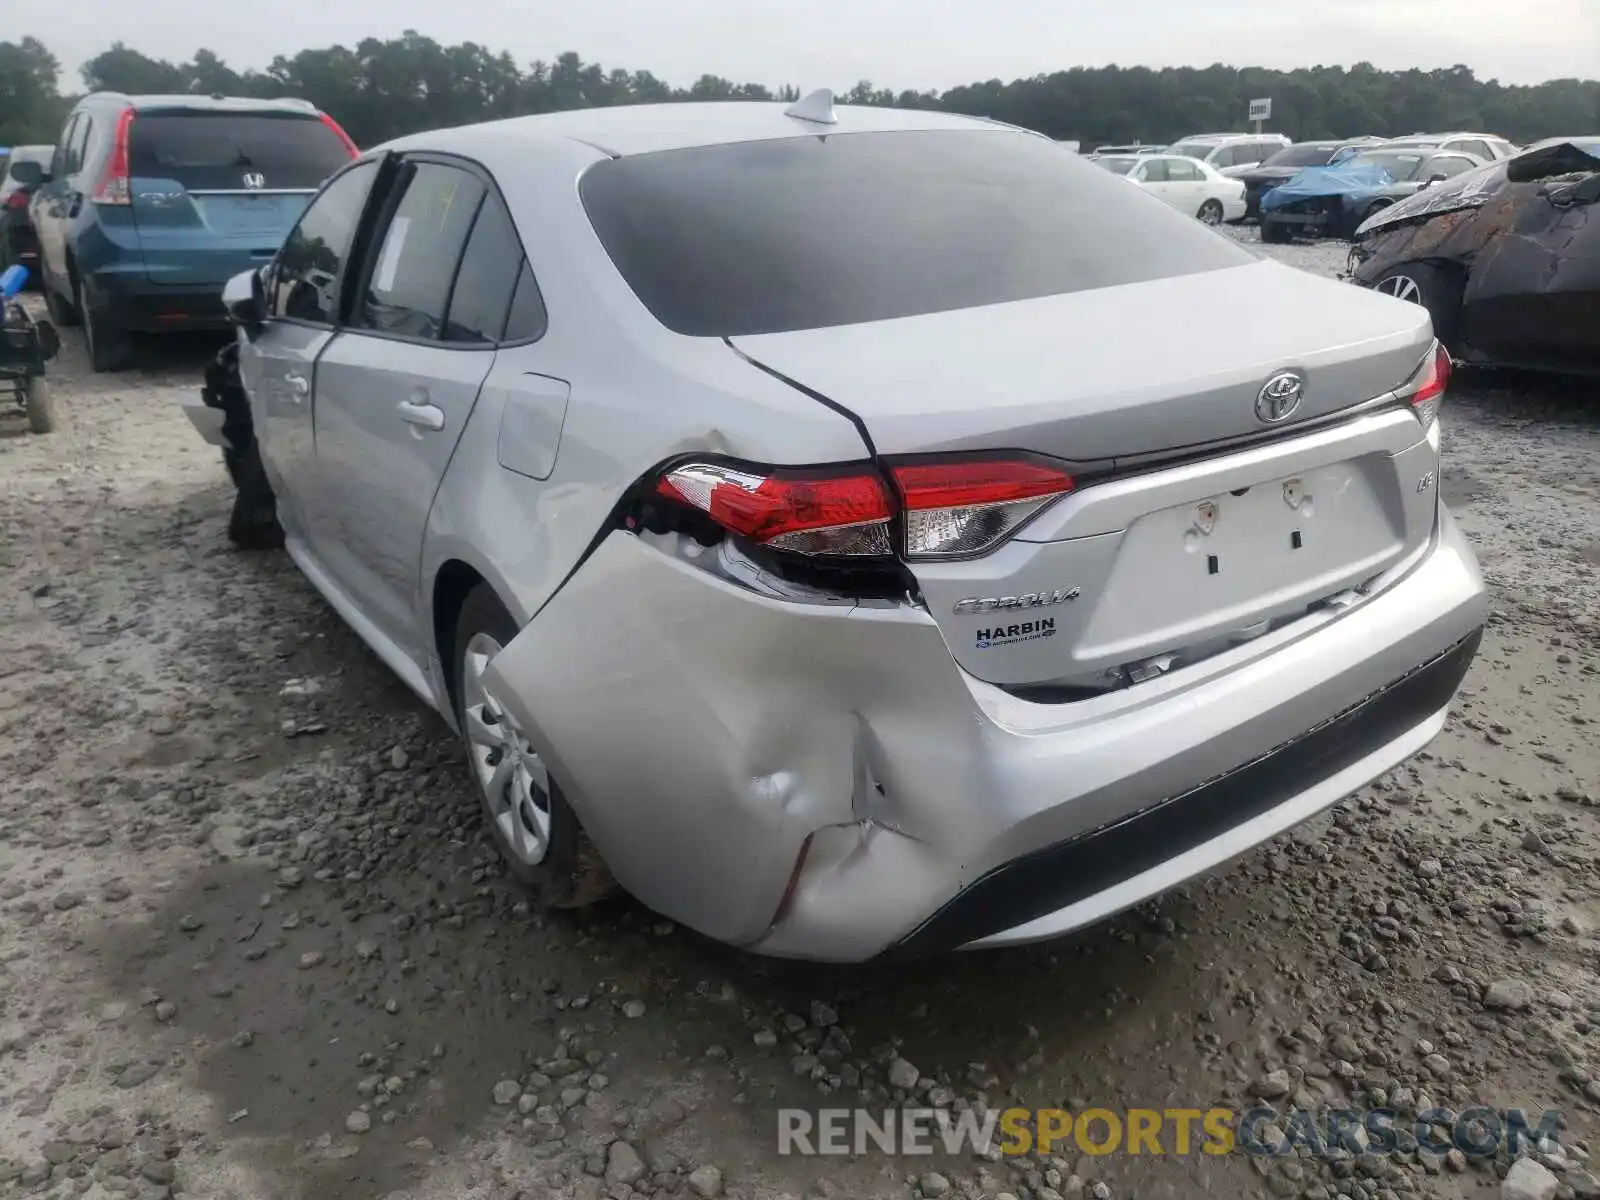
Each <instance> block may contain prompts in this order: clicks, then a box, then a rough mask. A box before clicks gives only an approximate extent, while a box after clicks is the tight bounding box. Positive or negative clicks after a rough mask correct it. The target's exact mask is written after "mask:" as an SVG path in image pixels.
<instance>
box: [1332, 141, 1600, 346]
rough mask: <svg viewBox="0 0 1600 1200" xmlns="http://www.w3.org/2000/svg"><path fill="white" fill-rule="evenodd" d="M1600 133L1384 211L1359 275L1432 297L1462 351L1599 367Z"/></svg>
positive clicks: (1360, 280)
mask: <svg viewBox="0 0 1600 1200" xmlns="http://www.w3.org/2000/svg"><path fill="white" fill-rule="evenodd" d="M1597 209H1600V137H1597V138H1592V139H1590V138H1584V139H1578V140H1570V141H1563V142H1558V143H1555V144H1549V145H1544V146H1541V147H1539V148H1536V149H1533V150H1530V151H1526V152H1524V153H1523V154H1520V155H1518V156H1517V157H1515V158H1511V159H1506V160H1504V161H1501V162H1496V163H1491V164H1489V165H1488V166H1485V167H1481V168H1479V169H1478V170H1475V171H1471V172H1469V173H1467V174H1466V175H1463V176H1460V177H1458V178H1456V179H1453V180H1451V181H1449V182H1448V183H1447V184H1443V185H1440V186H1437V187H1433V188H1430V189H1428V190H1427V191H1425V192H1421V193H1419V194H1417V195H1416V196H1413V197H1411V198H1410V199H1407V200H1403V201H1401V202H1400V203H1398V204H1395V205H1393V206H1392V207H1389V208H1386V209H1384V210H1382V211H1381V212H1378V213H1375V214H1373V215H1372V216H1371V217H1369V218H1368V219H1367V220H1366V221H1364V222H1363V223H1362V225H1361V227H1360V228H1359V229H1358V230H1357V231H1356V239H1355V245H1354V246H1352V247H1351V251H1350V264H1349V265H1350V277H1351V280H1352V281H1353V282H1355V283H1357V284H1360V285H1361V286H1363V287H1370V288H1374V289H1376V290H1377V291H1381V292H1387V293H1388V294H1389V295H1392V296H1396V297H1398V298H1400V299H1403V300H1410V301H1412V302H1414V303H1417V304H1421V305H1422V306H1423V307H1425V308H1426V309H1427V310H1428V312H1429V314H1430V315H1431V316H1432V317H1433V327H1434V332H1435V333H1436V334H1437V336H1438V337H1439V339H1440V340H1441V341H1442V342H1444V344H1445V345H1446V346H1448V347H1449V349H1450V351H1451V353H1452V354H1453V355H1454V357H1455V358H1457V359H1458V360H1460V361H1463V362H1467V363H1476V364H1482V365H1493V366H1509V367H1520V368H1525V369H1531V370H1546V371H1559V372H1568V373H1579V374H1585V375H1600V211H1597Z"/></svg>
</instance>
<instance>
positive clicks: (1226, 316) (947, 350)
mask: <svg viewBox="0 0 1600 1200" xmlns="http://www.w3.org/2000/svg"><path fill="white" fill-rule="evenodd" d="M1431 340H1432V332H1431V325H1430V322H1429V319H1428V314H1427V311H1426V310H1425V309H1423V308H1421V307H1420V306H1418V305H1414V304H1406V303H1404V302H1401V301H1396V300H1394V299H1392V298H1390V297H1387V296H1383V295H1380V294H1377V293H1373V292H1371V291H1369V290H1368V289H1366V288H1356V287H1341V286H1335V285H1333V284H1332V283H1331V281H1328V280H1319V279H1317V278H1316V277H1315V276H1312V275H1310V274H1307V273H1306V272H1304V271H1299V270H1296V269H1294V268H1292V267H1285V266H1280V265H1279V264H1277V263H1273V262H1269V261H1266V260H1261V261H1258V262H1255V263H1252V264H1249V265H1246V266H1242V267H1237V268H1232V269H1229V270H1222V271H1208V272H1203V273H1200V274H1195V275H1184V276H1179V277H1176V278H1171V279H1161V280H1151V281H1149V282H1144V283H1135V284H1129V285H1125V286H1122V287H1111V288H1098V289H1093V290H1089V291H1082V292H1073V293H1069V294H1067V295H1061V296H1047V297H1044V298H1041V299H1037V300H1022V301H1016V302H1014V303H1009V304H993V305H987V306H984V307H981V308H967V309H959V310H957V311H954V312H942V313H929V314H926V315H923V316H915V317H905V318H901V319H899V320H892V321H878V322H873V323H870V324H862V325H845V326H834V327H830V328H822V329H806V330H798V331H795V332H790V333H768V334H758V335H755V336H743V337H734V338H732V339H731V342H732V344H733V346H734V347H735V348H736V349H738V350H739V351H740V352H741V353H743V354H745V355H747V356H748V357H750V358H752V359H754V360H755V361H756V362H758V363H760V364H762V365H763V366H765V367H768V368H770V369H771V370H773V371H776V372H778V373H779V374H781V375H783V376H785V377H787V378H788V379H790V380H792V381H794V382H795V383H798V384H800V385H801V386H803V387H805V388H807V389H810V390H812V391H815V392H818V393H820V394H821V395H823V396H826V397H827V398H828V399H829V400H832V401H833V402H835V403H836V404H840V405H843V406H844V407H845V408H847V409H849V410H850V411H851V412H853V413H855V414H856V415H857V416H858V417H859V418H860V419H861V421H862V422H863V424H865V426H866V428H867V432H868V433H869V434H870V435H871V437H872V441H873V444H874V446H875V447H876V448H877V450H878V452H879V453H880V454H886V455H894V454H919V453H927V452H931V451H940V450H982V449H996V450H1007V449H1010V450H1033V451H1038V452H1040V453H1045V454H1051V455H1055V456H1056V457H1059V458H1063V459H1067V460H1069V461H1082V460H1095V459H1106V458H1116V457H1119V456H1143V455H1148V454H1150V453H1152V452H1156V451H1168V450H1175V449H1179V448H1183V447H1189V446H1203V445H1205V444H1207V443H1210V442H1217V441H1222V440H1225V439H1228V438H1233V437H1238V436H1241V435H1247V434H1251V433H1257V432H1260V431H1261V430H1262V429H1263V428H1264V426H1263V424H1262V423H1261V421H1260V420H1259V419H1258V418H1257V417H1256V411H1255V404H1256V399H1257V396H1258V395H1259V393H1260V391H1261V388H1262V385H1263V384H1265V383H1266V381H1267V379H1268V378H1269V377H1270V376H1271V375H1273V374H1274V373H1276V372H1278V371H1283V370H1294V371H1298V372H1300V373H1301V374H1302V375H1303V376H1304V379H1305V388H1304V394H1303V398H1302V400H1301V402H1300V405H1299V407H1298V409H1296V411H1295V413H1294V415H1293V418H1292V419H1291V420H1290V421H1289V422H1287V423H1286V425H1293V424H1296V423H1299V422H1302V421H1304V420H1307V419H1310V418H1314V417H1319V416H1325V415H1327V414H1329V413H1334V412H1337V411H1338V410H1340V409H1343V408H1348V407H1350V406H1351V405H1354V404H1359V403H1361V402H1362V401H1364V400H1368V399H1370V398H1372V397H1374V396H1378V395H1381V394H1382V393H1383V392H1385V391H1387V390H1389V389H1390V388H1393V387H1394V386H1396V385H1397V384H1399V383H1401V382H1403V381H1404V380H1405V379H1406V378H1407V377H1409V376H1410V375H1411V373H1412V372H1413V371H1414V370H1415V369H1416V367H1417V364H1418V363H1420V362H1421V361H1422V358H1423V356H1424V354H1425V353H1426V352H1427V348H1428V346H1429V344H1430V342H1431Z"/></svg>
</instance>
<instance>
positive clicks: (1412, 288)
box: [1373, 275, 1422, 304]
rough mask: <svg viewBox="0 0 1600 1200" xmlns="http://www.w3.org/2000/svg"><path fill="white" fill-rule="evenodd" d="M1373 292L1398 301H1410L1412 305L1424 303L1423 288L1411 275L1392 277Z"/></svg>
mask: <svg viewBox="0 0 1600 1200" xmlns="http://www.w3.org/2000/svg"><path fill="white" fill-rule="evenodd" d="M1373 290H1374V291H1379V292H1382V293H1384V294H1385V295H1386V296H1393V297H1394V298H1395V299H1396V300H1409V301H1410V302H1411V303H1412V304H1421V303H1422V288H1421V287H1420V286H1419V285H1418V283H1417V281H1416V280H1415V279H1413V278H1411V276H1409V275H1391V276H1389V278H1387V279H1385V280H1384V281H1383V282H1382V283H1380V284H1378V286H1377V287H1376V288H1374V289H1373Z"/></svg>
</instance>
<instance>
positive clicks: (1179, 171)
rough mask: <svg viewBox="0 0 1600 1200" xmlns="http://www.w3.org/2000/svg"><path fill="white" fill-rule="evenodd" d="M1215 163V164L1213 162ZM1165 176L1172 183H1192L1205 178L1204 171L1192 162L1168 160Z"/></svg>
mask: <svg viewBox="0 0 1600 1200" xmlns="http://www.w3.org/2000/svg"><path fill="white" fill-rule="evenodd" d="M1213 165H1215V164H1213ZM1167 178H1168V179H1170V180H1172V181H1173V182H1174V183H1194V182H1196V181H1197V180H1201V179H1204V178H1205V172H1203V171H1202V170H1201V169H1200V168H1199V167H1197V166H1196V165H1195V164H1194V163H1192V162H1169V163H1168V164H1167Z"/></svg>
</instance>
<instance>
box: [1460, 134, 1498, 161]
mask: <svg viewBox="0 0 1600 1200" xmlns="http://www.w3.org/2000/svg"><path fill="white" fill-rule="evenodd" d="M1450 149H1452V150H1459V151H1460V152H1461V153H1462V154H1475V155H1477V156H1478V157H1479V158H1481V159H1483V161H1484V162H1491V161H1493V159H1494V151H1493V150H1491V149H1489V146H1488V143H1487V142H1481V141H1478V140H1477V139H1473V140H1472V141H1469V142H1454V143H1452V144H1451V146H1450Z"/></svg>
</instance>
